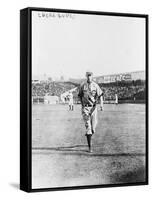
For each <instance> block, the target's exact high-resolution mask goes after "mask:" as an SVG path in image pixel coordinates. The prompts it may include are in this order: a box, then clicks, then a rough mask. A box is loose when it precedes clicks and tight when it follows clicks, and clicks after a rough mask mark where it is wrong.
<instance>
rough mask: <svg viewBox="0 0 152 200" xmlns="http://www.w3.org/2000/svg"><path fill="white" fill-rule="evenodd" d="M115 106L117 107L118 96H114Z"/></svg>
mask: <svg viewBox="0 0 152 200" xmlns="http://www.w3.org/2000/svg"><path fill="white" fill-rule="evenodd" d="M115 104H116V105H118V95H117V94H115Z"/></svg>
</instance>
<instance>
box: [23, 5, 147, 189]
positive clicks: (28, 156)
mask: <svg viewBox="0 0 152 200" xmlns="http://www.w3.org/2000/svg"><path fill="white" fill-rule="evenodd" d="M32 11H44V12H63V13H73V14H74V13H75V14H90V15H105V16H119V17H136V18H145V58H146V59H145V70H146V106H145V107H146V108H145V109H146V112H145V114H146V167H145V168H146V181H145V182H135V183H122V184H106V185H86V186H73V187H72V186H71V187H57V188H39V189H32V117H31V116H32V110H31V108H32V101H31V96H32V94H31V80H32ZM148 26H149V22H148V15H147V14H133V13H115V12H100V11H86V10H68V9H56V8H36V7H28V8H25V9H22V10H20V189H21V190H23V191H26V192H40V191H59V190H75V189H91V188H107V187H120V186H121V187H122V186H137V185H148V146H149V145H148V119H149V118H148V107H149V102H148V97H149V96H148V65H149V63H148V49H149V48H148Z"/></svg>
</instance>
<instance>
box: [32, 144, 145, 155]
mask: <svg viewBox="0 0 152 200" xmlns="http://www.w3.org/2000/svg"><path fill="white" fill-rule="evenodd" d="M98 147H99V145H96V146H94V147H93V148H94V149H97V148H98ZM77 148H78V149H77ZM32 150H33V152H32V153H33V154H54V153H59V152H60V153H62V154H66V155H68V154H69V155H89V156H103V157H108V156H115V157H118V156H145V154H144V153H138V152H135V153H103V152H101V151H97V150H94V151H93V152H92V153H89V152H88V146H87V145H74V146H67V147H34V148H32Z"/></svg>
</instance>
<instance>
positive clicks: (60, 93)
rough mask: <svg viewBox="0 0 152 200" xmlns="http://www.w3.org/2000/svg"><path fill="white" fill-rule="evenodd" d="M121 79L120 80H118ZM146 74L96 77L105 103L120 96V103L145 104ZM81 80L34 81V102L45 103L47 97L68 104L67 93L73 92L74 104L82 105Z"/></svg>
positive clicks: (134, 73)
mask: <svg viewBox="0 0 152 200" xmlns="http://www.w3.org/2000/svg"><path fill="white" fill-rule="evenodd" d="M118 77H119V78H118ZM144 77H145V73H144V72H143V71H139V72H132V73H130V74H129V73H126V74H116V75H108V76H103V77H95V81H96V82H97V83H98V84H99V86H100V87H101V89H102V90H103V92H104V101H105V102H110V101H111V102H112V101H113V100H115V95H116V94H117V95H118V99H119V103H120V102H144V101H145V79H144ZM81 82H82V79H81V80H77V81H74V80H73V82H72V80H71V81H69V82H55V81H52V82H49V81H36V82H35V81H32V97H33V102H35V103H36V102H42V103H43V102H44V99H45V98H44V97H46V96H56V97H58V98H59V101H58V102H63V101H62V99H63V97H64V98H65V101H64V102H66V95H65V94H66V93H68V91H73V96H74V103H80V102H79V99H78V95H77V94H78V87H79V86H80V83H81Z"/></svg>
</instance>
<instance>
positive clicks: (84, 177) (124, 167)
mask: <svg viewBox="0 0 152 200" xmlns="http://www.w3.org/2000/svg"><path fill="white" fill-rule="evenodd" d="M92 145H93V153H91V154H90V153H88V152H87V150H88V147H87V143H86V137H85V127H84V122H83V120H82V116H81V107H80V105H76V106H75V108H74V111H73V112H72V111H68V106H67V105H40V104H39V105H33V107H32V148H33V150H32V188H50V187H66V186H82V185H101V184H120V183H135V182H144V181H145V105H144V104H120V105H112V104H111V105H110V104H106V105H105V106H104V111H98V125H97V129H96V133H95V135H94V136H93V138H92Z"/></svg>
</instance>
